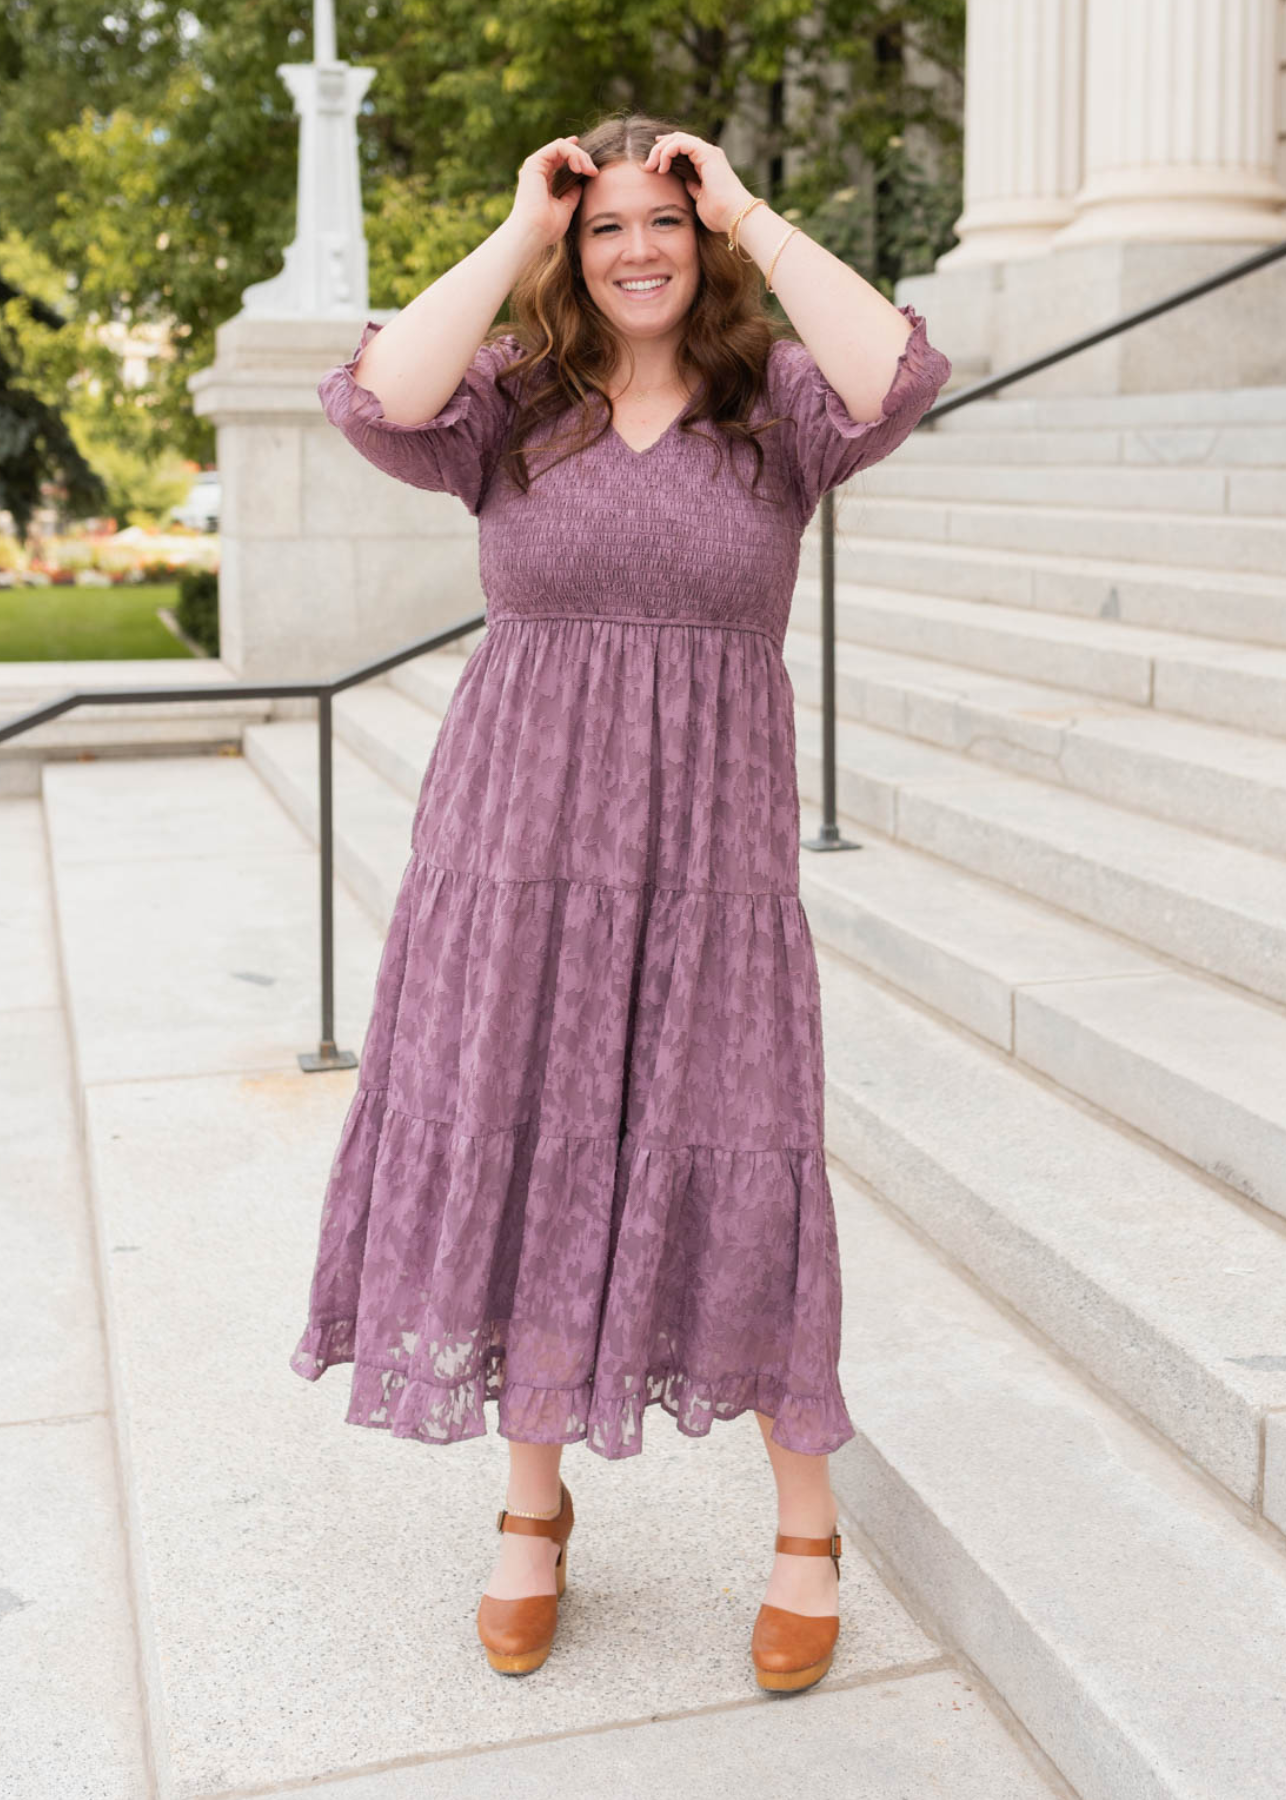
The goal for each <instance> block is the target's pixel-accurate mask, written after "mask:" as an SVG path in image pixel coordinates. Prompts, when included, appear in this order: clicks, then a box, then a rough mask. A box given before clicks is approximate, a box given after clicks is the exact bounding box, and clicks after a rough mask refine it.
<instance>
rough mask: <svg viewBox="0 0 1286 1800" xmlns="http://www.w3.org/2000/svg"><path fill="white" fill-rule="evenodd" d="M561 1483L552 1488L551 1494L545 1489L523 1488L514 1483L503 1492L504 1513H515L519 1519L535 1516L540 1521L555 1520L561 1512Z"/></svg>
mask: <svg viewBox="0 0 1286 1800" xmlns="http://www.w3.org/2000/svg"><path fill="white" fill-rule="evenodd" d="M562 1500H563V1490H562V1483H561V1482H558V1483H556V1484H555V1486H554V1490H553V1493H552V1494H551V1493H550V1492H549V1490H548V1489H547V1488H546V1489H545V1490H543V1491H541V1490H540V1489H538V1488H530V1487H527V1488H524V1487H522V1486H520V1485H518V1484H516V1483H514V1484H511V1485H510V1486H509V1487H508V1488H507V1489H506V1492H505V1510H506V1512H511V1513H517V1514H518V1515H519V1516H520V1517H529V1516H531V1515H532V1514H535V1515H536V1516H537V1517H539V1518H542V1519H556V1518H557V1517H558V1515H559V1513H560V1512H561V1511H562Z"/></svg>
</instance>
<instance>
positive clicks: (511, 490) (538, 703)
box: [291, 306, 951, 1458]
mask: <svg viewBox="0 0 1286 1800" xmlns="http://www.w3.org/2000/svg"><path fill="white" fill-rule="evenodd" d="M899 310H900V311H901V312H902V313H903V315H904V316H905V317H906V318H907V319H908V321H909V322H910V324H911V326H912V330H911V333H910V336H909V337H908V340H907V343H906V346H905V349H904V350H903V352H902V355H901V357H900V359H899V361H898V364H897V368H896V372H895V374H894V377H893V380H892V383H891V385H890V387H889V390H888V393H887V394H886V396H885V399H884V403H883V408H882V412H881V414H880V416H879V417H878V418H876V419H872V420H855V419H853V418H851V417H850V416H849V414H848V412H847V410H846V408H845V406H844V404H843V402H842V401H841V399H840V397H839V395H838V393H837V392H836V391H835V390H834V388H833V387H831V385H830V384H829V383H828V382H827V381H826V379H825V377H824V376H823V375H822V373H821V370H820V368H819V366H818V364H817V363H816V361H815V359H814V358H813V357H812V355H811V354H810V353H809V351H808V350H807V349H806V348H805V346H803V345H802V344H800V343H797V342H795V341H793V340H785V339H783V340H781V341H779V342H777V343H775V344H774V345H773V347H772V350H771V353H770V360H769V379H768V392H767V395H766V397H764V398H763V399H761V401H760V402H759V405H760V406H761V407H766V408H767V410H765V411H764V412H763V413H762V414H761V415H757V416H762V417H763V418H768V417H773V416H776V415H779V414H781V415H784V416H785V417H784V421H783V423H781V424H779V425H776V426H774V427H772V428H771V429H770V430H769V431H768V432H766V433H765V434H764V435H763V437H762V438H761V440H760V441H761V443H762V444H763V446H764V452H765V468H764V472H763V474H762V476H761V477H760V483H759V488H758V490H757V491H756V492H754V493H752V492H751V491H750V484H751V478H752V476H753V474H754V468H755V464H754V458H753V453H752V452H750V451H749V449H748V447H746V446H742V445H735V446H732V447H731V448H730V447H729V446H728V445H727V444H726V442H725V444H724V445H723V460H722V464H721V466H719V467H718V468H716V448H715V446H714V445H712V444H711V443H710V442H709V441H708V439H707V438H706V437H704V436H701V435H696V434H693V433H688V432H685V431H684V430H683V429H682V428H681V423H682V415H680V418H679V419H676V420H675V421H674V422H673V423H672V424H671V426H670V427H669V429H668V430H667V431H665V432H664V433H663V434H662V435H661V436H660V437H659V438H658V439H657V440H656V441H655V442H654V443H653V444H651V445H650V446H649V447H648V448H646V449H644V450H641V451H639V450H634V449H631V448H630V446H629V445H627V444H626V443H625V441H624V439H623V438H622V437H621V436H620V435H619V434H618V433H617V432H616V431H615V429H614V428H611V427H609V428H608V430H607V431H606V432H605V433H604V434H603V436H602V437H601V438H600V439H599V440H598V441H597V442H596V443H594V444H593V445H591V446H590V448H589V449H587V450H585V451H582V452H580V453H578V454H574V455H571V456H568V457H565V458H564V459H563V460H562V461H561V462H552V461H551V462H550V466H548V467H547V468H545V469H544V470H543V472H541V473H539V474H537V475H536V479H534V480H533V482H532V485H531V487H530V490H529V491H528V492H527V493H526V494H523V493H522V492H521V491H520V490H519V489H518V487H517V485H516V484H515V483H513V482H512V480H511V479H510V478H509V476H508V473H507V471H504V470H502V469H501V468H500V464H499V452H500V449H501V447H502V443H503V438H504V435H505V431H506V428H507V426H508V423H509V414H510V407H511V404H512V403H511V402H510V401H509V400H508V399H507V397H506V396H505V395H504V394H503V393H502V392H501V390H500V389H499V388H497V387H496V385H495V379H494V377H495V374H496V371H497V370H498V369H499V368H502V367H503V366H505V364H506V363H508V362H509V361H511V360H512V359H513V356H514V354H515V346H514V343H513V340H511V339H509V338H504V339H501V340H500V341H499V342H497V343H495V344H490V345H484V346H483V347H482V348H481V349H480V350H479V351H478V353H477V355H476V356H475V357H474V359H473V362H472V364H471V365H470V367H469V369H468V370H467V371H466V373H465V376H464V378H463V380H462V381H461V382H460V384H459V386H458V387H457V389H456V391H455V392H454V394H452V396H451V398H450V399H449V400H448V402H447V404H446V405H445V406H444V407H443V409H442V410H441V412H439V413H438V414H437V416H436V417H434V418H432V419H430V420H427V421H425V422H424V423H423V424H420V425H395V424H391V423H390V422H388V421H387V420H386V419H385V418H384V416H383V409H382V407H381V405H380V402H379V400H378V399H377V398H376V396H375V395H374V394H373V393H371V392H370V391H369V390H367V389H365V388H363V387H361V386H360V385H359V384H358V383H357V381H356V380H355V377H354V370H355V367H356V363H357V360H358V357H359V356H360V354H361V350H362V349H363V348H364V346H365V345H366V343H367V342H368V341H369V339H370V337H371V336H372V335H373V334H374V333H375V332H376V331H377V330H379V329H380V328H379V326H378V325H376V324H375V323H374V322H373V321H368V322H367V323H366V326H365V329H364V331H363V333H362V336H361V341H360V343H359V344H358V347H357V350H356V351H355V352H354V354H353V357H352V359H351V360H350V361H349V362H348V363H345V364H343V365H341V366H340V367H338V368H336V369H333V370H331V371H330V373H329V374H327V375H326V377H325V378H324V379H323V381H322V382H321V384H320V387H319V390H318V391H319V393H320V395H321V399H322V403H323V406H324V408H325V412H326V416H327V418H328V419H329V420H330V421H331V422H332V423H333V424H334V425H336V426H337V427H338V428H339V430H340V431H342V432H343V433H344V435H345V436H346V437H347V438H348V439H349V441H350V442H351V443H352V444H353V446H354V447H355V448H356V449H357V450H358V451H359V452H360V453H361V454H362V455H363V456H364V457H366V458H367V459H368V460H369V461H370V462H372V463H374V464H375V465H376V466H377V467H379V468H380V469H383V470H384V471H386V472H387V473H388V474H389V475H391V476H393V477H395V478H396V479H398V480H400V481H405V482H409V483H411V484H412V485H414V486H418V487H422V488H428V489H433V490H436V491H439V492H447V493H451V494H455V495H457V496H458V497H459V498H460V499H461V500H462V501H463V502H464V504H465V505H466V506H467V507H468V509H469V511H470V512H471V513H473V514H474V515H475V516H476V517H477V519H478V529H479V557H480V566H481V575H482V581H483V587H484V591H485V593H486V596H487V631H486V633H485V636H484V637H483V639H482V640H481V641H480V642H479V643H478V645H477V646H476V648H475V649H474V651H473V653H472V654H471V655H470V657H469V658H468V660H467V662H466V663H465V665H464V668H463V671H462V673H461V676H460V679H459V682H458V684H457V686H456V689H455V692H454V694H453V696H452V700H451V704H450V706H449V707H448V709H447V712H446V715H445V718H444V720H443V723H442V726H441V729H440V731H439V734H438V738H437V741H436V743H435V745H434V748H433V751H432V754H431V756H430V758H429V761H428V766H427V769H426V771H425V775H424V779H423V783H422V786H421V790H420V797H419V801H418V804H417V806H416V810H415V815H414V820H413V824H412V828H411V843H410V858H409V861H408V863H407V865H406V869H405V873H404V875H403V877H402V882H401V887H400V889H399V892H398V896H397V901H396V905H395V907H394V911H393V915H392V919H391V923H390V926H389V932H388V937H387V940H386V942H385V945H384V950H383V955H382V959H381V962H380V967H379V972H378V976H377V981H376V989H375V997H374V1007H373V1012H372V1016H371V1020H370V1024H369V1027H368V1030H367V1034H366V1038H365V1041H364V1044H363V1049H362V1056H361V1066H360V1071H359V1077H358V1086H357V1091H356V1093H355V1095H354V1097H353V1100H352V1104H351V1106H350V1108H349V1111H348V1115H347V1118H346V1119H345V1122H344V1125H343V1129H342V1132H341V1135H340V1139H339V1143H338V1146H337V1148H336V1150H335V1154H334V1161H333V1165H332V1168H331V1173H330V1178H329V1183H328V1186H327V1190H326V1194H325V1198H324V1203H323V1206H322V1215H321V1226H320V1242H319V1247H318V1253H317V1260H316V1266H315V1270H314V1273H313V1281H312V1292H311V1300H310V1307H309V1320H308V1325H307V1329H306V1330H305V1332H304V1334H303V1336H302V1338H301V1340H300V1343H299V1345H298V1348H297V1349H296V1351H295V1353H294V1356H293V1358H292V1363H291V1366H292V1367H293V1368H294V1370H295V1371H296V1372H297V1373H298V1374H300V1375H302V1376H304V1377H305V1378H307V1379H308V1380H316V1379H317V1377H318V1376H320V1375H321V1374H322V1372H323V1371H324V1370H325V1369H327V1368H329V1367H330V1366H331V1365H332V1364H335V1363H352V1364H353V1365H354V1370H353V1378H352V1387H351V1395H350V1401H349V1406H348V1411H347V1419H348V1421H349V1422H350V1423H353V1424H358V1425H366V1426H374V1427H379V1428H382V1429H384V1430H387V1431H390V1432H392V1433H393V1434H394V1435H395V1436H397V1437H413V1438H417V1439H419V1440H421V1441H422V1442H424V1443H429V1444H446V1443H453V1442H457V1441H459V1440H462V1439H466V1438H471V1437H477V1436H479V1435H482V1434H483V1433H484V1432H485V1430H486V1423H485V1419H484V1413H483V1403H484V1401H486V1400H494V1401H495V1402H497V1405H498V1418H497V1429H498V1431H499V1433H500V1435H501V1436H503V1437H507V1438H517V1439H522V1440H525V1441H528V1442H539V1443H570V1442H573V1441H574V1440H577V1439H580V1438H584V1439H586V1441H587V1443H588V1446H589V1448H590V1449H592V1450H594V1451H596V1452H598V1453H599V1454H600V1455H602V1456H606V1457H610V1458H619V1457H625V1456H633V1455H637V1454H638V1453H639V1451H640V1450H641V1449H642V1441H643V1440H642V1434H643V1419H644V1409H645V1408H646V1407H647V1406H649V1405H651V1404H654V1403H659V1404H660V1405H661V1406H662V1407H663V1408H664V1410H665V1411H666V1412H668V1413H670V1414H671V1415H672V1417H673V1418H674V1419H675V1421H676V1422H677V1425H678V1428H679V1429H680V1430H681V1431H683V1432H685V1433H687V1434H688V1435H690V1436H695V1437H699V1436H705V1435H706V1434H707V1433H708V1432H709V1431H710V1429H711V1425H712V1422H713V1421H714V1420H715V1419H732V1418H735V1417H736V1416H737V1415H738V1414H740V1413H743V1412H745V1411H746V1410H748V1409H749V1408H752V1407H753V1408H757V1409H758V1410H759V1411H761V1412H763V1413H766V1414H768V1415H770V1416H772V1417H773V1418H774V1420H775V1424H774V1427H773V1433H772V1435H773V1438H774V1440H775V1441H776V1442H777V1443H779V1444H781V1445H783V1446H784V1447H785V1448H787V1449H790V1450H798V1451H804V1452H807V1453H810V1454H814V1455H820V1454H825V1453H827V1452H830V1451H832V1450H835V1449H837V1448H838V1447H839V1446H840V1445H841V1444H843V1443H845V1442H846V1441H847V1440H848V1439H849V1438H851V1437H852V1436H853V1435H854V1427H853V1424H852V1421H851V1419H850V1418H849V1414H848V1410H847V1407H846V1405H845V1402H844V1398H843V1395H842V1393H841V1391H840V1385H839V1379H838V1373H837V1364H838V1358H839V1349H840V1307H841V1294H840V1269H839V1254H838V1244H837V1237H836V1229H835V1213H834V1205H833V1201H832V1197H831V1190H830V1186H829V1182H828V1179H827V1171H826V1164H825V1159H824V1155H823V1109H822V1091H823V1061H822V1037H821V1023H820V1019H821V1008H820V995H819V988H818V972H817V963H816V958H815V956H814V951H813V944H812V939H811V936H810V934H809V928H808V921H807V919H806V918H805V915H804V910H803V907H802V905H801V903H800V899H799V829H800V809H799V795H798V787H797V780H796V769H795V729H794V710H793V707H794V695H793V691H792V687H791V683H790V679H789V677H788V675H787V672H786V667H785V663H784V661H783V659H782V643H783V639H784V636H785V632H786V626H787V621H788V617H789V612H790V605H791V597H792V593H793V589H794V585H795V579H796V576H797V573H798V566H799V549H800V537H801V534H802V532H803V529H804V526H805V525H806V523H807V522H808V519H809V518H810V517H811V515H812V513H813V511H814V510H815V508H816V506H817V504H818V502H819V500H820V499H821V496H822V494H823V493H825V492H826V491H827V490H828V489H830V488H833V487H835V486H837V485H838V484H839V483H841V482H843V481H845V480H846V479H847V478H848V477H850V476H851V475H853V474H854V473H855V472H856V471H857V470H859V469H862V468H865V467H867V466H869V465H870V464H871V463H874V462H876V461H878V460H879V459H880V458H881V457H883V456H887V455H888V453H889V452H890V451H891V450H894V449H896V447H897V446H898V445H899V444H900V443H901V442H902V441H903V439H904V438H905V437H906V436H907V435H908V434H909V433H910V431H911V430H912V429H913V427H914V426H915V424H916V423H917V421H918V420H919V419H920V418H921V417H922V415H923V414H924V413H925V412H926V411H927V409H928V407H929V406H930V405H931V403H932V401H933V399H934V396H935V395H936V394H937V392H938V390H939V389H940V388H941V386H942V384H943V383H944V382H945V381H946V379H947V377H948V375H949V374H950V372H951V364H950V363H949V361H948V360H947V358H946V357H945V356H943V355H942V354H941V352H940V351H938V350H936V349H934V348H933V346H932V345H930V343H929V342H928V340H927V336H926V331H925V323H924V320H923V319H921V318H920V316H919V315H918V314H917V313H916V312H915V310H914V308H913V307H911V306H904V307H902V308H900V309H899ZM565 423H566V421H553V422H552V423H551V422H546V424H545V425H544V426H543V427H541V428H540V430H539V431H538V432H537V434H536V437H535V439H533V440H531V445H534V446H535V450H534V451H533V450H532V449H531V445H529V455H530V464H531V467H532V470H533V473H535V472H536V471H537V470H539V469H541V466H542V465H541V459H540V457H539V453H538V450H539V445H540V443H541V441H542V438H543V437H544V436H548V435H550V434H551V433H553V432H556V431H558V430H560V429H561V428H562V426H563V425H564V424H565ZM700 430H701V431H702V432H716V431H717V428H716V427H714V426H712V425H711V424H710V423H709V422H708V421H705V422H702V424H701V426H700ZM773 495H775V496H776V498H777V500H778V501H779V504H773V503H772V499H771V498H770V496H773Z"/></svg>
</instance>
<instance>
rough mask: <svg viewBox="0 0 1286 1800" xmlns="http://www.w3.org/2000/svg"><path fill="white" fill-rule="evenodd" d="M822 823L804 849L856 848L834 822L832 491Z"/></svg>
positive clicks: (825, 552) (830, 499) (825, 526)
mask: <svg viewBox="0 0 1286 1800" xmlns="http://www.w3.org/2000/svg"><path fill="white" fill-rule="evenodd" d="M821 533H822V546H821V548H822V619H821V626H822V825H821V830H820V831H819V832H818V833H817V836H816V837H811V838H803V839H802V840H801V842H802V845H803V848H804V849H805V850H860V849H861V848H862V846H861V844H859V843H858V842H856V841H855V840H854V839H853V838H846V837H843V836H842V835H841V833H840V829H839V825H838V823H837V821H836V817H835V814H836V805H837V803H836V791H835V790H836V780H835V492H834V489H831V490H829V491H828V492H827V493H825V494H823V495H822V505H821Z"/></svg>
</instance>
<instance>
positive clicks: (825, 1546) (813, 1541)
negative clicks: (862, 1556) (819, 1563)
mask: <svg viewBox="0 0 1286 1800" xmlns="http://www.w3.org/2000/svg"><path fill="white" fill-rule="evenodd" d="M776 1547H777V1549H778V1550H784V1551H785V1552H786V1554H787V1555H788V1556H835V1557H838V1556H839V1554H840V1552H841V1550H842V1549H843V1545H842V1544H841V1542H840V1534H839V1532H838V1531H834V1532H832V1533H831V1535H830V1537H792V1536H791V1535H790V1534H789V1533H787V1532H784V1531H779V1532H778V1533H777V1545H776Z"/></svg>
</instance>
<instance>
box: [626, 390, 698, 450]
mask: <svg viewBox="0 0 1286 1800" xmlns="http://www.w3.org/2000/svg"><path fill="white" fill-rule="evenodd" d="M696 397H697V391H696V389H695V388H694V389H693V391H692V392H691V393H690V394H689V395H688V397H687V399H686V400H685V401H684V402H683V405H682V406H681V407H680V409H679V411H678V412H677V413H675V415H674V417H673V418H672V419H671V420H670V423H669V424H668V425H667V426H666V428H665V430H664V431H663V432H662V433H661V435H660V437H656V438H653V439H652V442H651V443H650V444H645V445H644V446H643V448H642V449H641V450H636V449H635V448H634V446H633V444H629V443H626V441H625V439H624V438H623V437H622V436H621V434H620V432H619V431H618V430H617V429H616V426H615V425H612V426H611V433H612V436H613V437H614V438H615V439H616V441H617V443H618V444H621V445H623V446H624V448H625V449H626V450H628V451H629V453H630V455H631V456H650V455H651V454H652V452H653V451H654V450H656V449H658V448H659V447H660V446H661V445H662V444H663V443H664V442H665V440H666V438H668V437H669V435H670V433H671V432H672V431H673V430H674V428H675V426H676V425H677V424H678V423H679V421H680V419H682V418H683V416H684V414H685V413H686V412H688V411H689V410H690V408H691V407H692V405H693V403H694V402H695V400H696Z"/></svg>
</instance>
